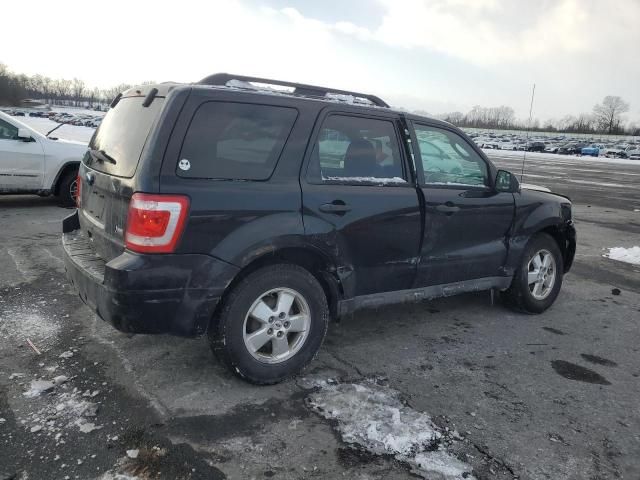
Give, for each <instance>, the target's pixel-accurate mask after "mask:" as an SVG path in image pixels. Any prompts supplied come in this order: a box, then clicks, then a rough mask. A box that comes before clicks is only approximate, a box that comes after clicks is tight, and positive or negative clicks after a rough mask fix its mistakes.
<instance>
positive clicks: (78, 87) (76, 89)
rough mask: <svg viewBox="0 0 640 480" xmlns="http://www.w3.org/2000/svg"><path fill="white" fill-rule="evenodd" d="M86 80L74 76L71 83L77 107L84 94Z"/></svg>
mask: <svg viewBox="0 0 640 480" xmlns="http://www.w3.org/2000/svg"><path fill="white" fill-rule="evenodd" d="M84 88H85V86H84V82H83V81H82V80H80V79H78V78H74V79H73V81H72V83H71V90H72V91H73V99H74V101H75V104H76V107H77V106H79V105H80V102H81V100H82V95H83V94H84Z"/></svg>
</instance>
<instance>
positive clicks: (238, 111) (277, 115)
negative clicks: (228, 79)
mask: <svg viewBox="0 0 640 480" xmlns="http://www.w3.org/2000/svg"><path fill="white" fill-rule="evenodd" d="M297 115H298V112H297V110H296V109H294V108H287V107H274V106H269V105H253V104H247V103H233V102H207V103H204V104H203V105H201V106H200V108H198V110H197V111H196V113H195V115H194V117H193V120H192V121H191V125H190V126H189V130H188V131H187V134H186V136H185V139H184V143H183V145H182V150H181V152H180V158H179V160H178V164H177V168H176V172H177V174H178V176H181V177H187V178H211V179H226V180H266V179H268V178H269V177H270V176H271V174H272V173H273V170H274V169H275V166H276V164H277V163H278V159H279V158H280V154H281V153H282V149H283V148H284V145H285V143H286V141H287V137H288V136H289V133H291V129H292V128H293V124H294V122H295V120H296V117H297Z"/></svg>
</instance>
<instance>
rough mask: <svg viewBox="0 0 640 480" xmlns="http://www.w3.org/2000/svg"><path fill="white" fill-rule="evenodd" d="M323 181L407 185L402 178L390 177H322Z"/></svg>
mask: <svg viewBox="0 0 640 480" xmlns="http://www.w3.org/2000/svg"><path fill="white" fill-rule="evenodd" d="M322 179H323V180H328V181H331V182H351V183H376V184H379V185H388V184H405V183H407V181H406V180H405V179H404V178H400V177H390V178H381V177H325V176H324V175H323V176H322Z"/></svg>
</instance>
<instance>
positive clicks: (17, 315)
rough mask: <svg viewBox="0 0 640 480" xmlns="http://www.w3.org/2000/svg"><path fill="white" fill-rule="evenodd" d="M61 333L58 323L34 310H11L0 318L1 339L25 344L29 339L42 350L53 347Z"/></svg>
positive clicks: (6, 311)
mask: <svg viewBox="0 0 640 480" xmlns="http://www.w3.org/2000/svg"><path fill="white" fill-rule="evenodd" d="M59 332H60V325H59V324H58V323H57V322H56V321H54V320H53V319H50V318H45V317H43V316H42V315H40V314H39V313H38V312H35V311H32V310H24V309H22V308H18V309H10V310H5V311H4V312H3V313H2V315H1V316H0V339H4V340H12V341H14V342H18V343H24V342H26V341H27V338H29V339H30V340H31V341H32V342H33V343H34V344H35V345H36V347H38V348H40V349H42V347H48V346H50V345H52V344H53V343H54V342H55V340H56V337H57V336H58V333H59Z"/></svg>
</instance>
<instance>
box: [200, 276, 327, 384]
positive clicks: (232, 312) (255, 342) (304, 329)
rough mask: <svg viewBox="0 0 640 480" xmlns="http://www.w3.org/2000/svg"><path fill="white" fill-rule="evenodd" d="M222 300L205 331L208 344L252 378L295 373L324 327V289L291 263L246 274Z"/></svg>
mask: <svg viewBox="0 0 640 480" xmlns="http://www.w3.org/2000/svg"><path fill="white" fill-rule="evenodd" d="M223 302H224V303H223V305H222V310H221V312H220V315H219V317H218V319H217V322H215V324H214V326H213V328H211V329H210V332H209V341H210V345H211V348H212V350H213V352H214V353H215V355H216V356H217V357H218V358H219V359H220V360H221V361H222V362H223V363H225V364H226V365H227V366H228V367H229V368H230V369H231V371H233V372H234V373H235V374H237V375H239V376H240V377H242V378H244V379H246V380H248V381H250V382H252V383H257V384H271V383H277V382H280V381H282V380H284V379H285V378H287V377H290V376H292V375H295V374H297V373H298V372H300V371H301V370H302V369H303V368H304V367H305V366H306V365H308V364H309V362H311V360H313V358H314V357H315V355H316V353H317V352H318V349H319V348H320V345H321V344H322V340H323V339H324V336H325V334H326V331H327V325H328V321H329V307H328V305H327V299H326V296H325V294H324V291H323V289H322V287H321V286H320V284H319V283H318V281H317V280H316V278H315V277H314V276H313V275H311V273H309V272H308V271H307V270H305V269H303V268H301V267H298V266H296V265H288V264H282V265H273V266H269V267H264V268H261V269H260V270H257V271H255V272H253V273H251V274H250V275H248V276H247V277H246V278H244V279H243V280H242V281H241V282H240V283H238V285H236V286H235V287H234V288H233V290H232V291H231V292H230V293H229V294H228V295H227V296H226V298H225V299H224V300H223Z"/></svg>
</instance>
